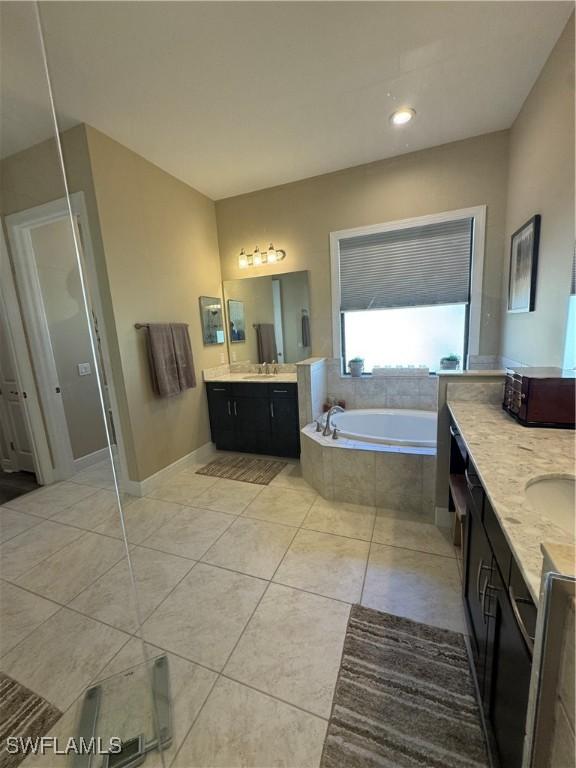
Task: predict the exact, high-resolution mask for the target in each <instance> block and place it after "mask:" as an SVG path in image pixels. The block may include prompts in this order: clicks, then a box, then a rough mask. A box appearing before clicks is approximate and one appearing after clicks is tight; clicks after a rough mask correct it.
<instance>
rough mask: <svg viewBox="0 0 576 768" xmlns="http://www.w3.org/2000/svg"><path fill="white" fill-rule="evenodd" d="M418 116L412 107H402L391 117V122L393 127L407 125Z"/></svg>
mask: <svg viewBox="0 0 576 768" xmlns="http://www.w3.org/2000/svg"><path fill="white" fill-rule="evenodd" d="M415 115H416V112H415V111H414V110H413V109H411V107H402V109H397V110H396V111H395V112H392V114H391V115H390V122H391V123H392V124H393V125H406V123H409V122H410V120H412V118H413V117H414V116H415Z"/></svg>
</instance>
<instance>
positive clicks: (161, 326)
mask: <svg viewBox="0 0 576 768" xmlns="http://www.w3.org/2000/svg"><path fill="white" fill-rule="evenodd" d="M147 348H148V362H149V366H150V380H151V383H152V389H153V390H154V392H155V393H156V394H157V395H158V396H159V397H174V395H177V394H179V393H180V380H179V378H178V365H177V362H176V352H175V350H174V339H173V336H172V328H171V326H170V325H169V324H168V323H150V324H149V325H148V334H147Z"/></svg>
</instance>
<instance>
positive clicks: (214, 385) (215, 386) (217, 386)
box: [206, 381, 231, 396]
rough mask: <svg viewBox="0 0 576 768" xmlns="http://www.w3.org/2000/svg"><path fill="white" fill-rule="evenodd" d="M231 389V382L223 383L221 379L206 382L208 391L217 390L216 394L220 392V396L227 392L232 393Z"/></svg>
mask: <svg viewBox="0 0 576 768" xmlns="http://www.w3.org/2000/svg"><path fill="white" fill-rule="evenodd" d="M230 391H231V388H230V384H222V383H220V382H219V381H207V382H206V392H209V393H210V394H211V393H212V392H215V393H216V395H218V394H220V396H223V395H225V394H230Z"/></svg>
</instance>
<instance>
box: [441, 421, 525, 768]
mask: <svg viewBox="0 0 576 768" xmlns="http://www.w3.org/2000/svg"><path fill="white" fill-rule="evenodd" d="M454 428H455V427H454V426H453V429H454ZM452 445H453V450H454V449H455V448H456V449H458V446H457V445H455V443H454V441H453V443H452ZM461 458H462V457H461ZM451 464H452V466H454V465H458V462H451ZM465 479H466V487H467V495H466V516H465V524H464V540H463V542H462V544H463V565H464V567H463V598H464V608H465V614H466V620H467V624H468V629H469V632H470V646H471V650H472V657H473V664H474V672H475V676H476V681H477V685H478V691H479V695H480V699H481V705H482V709H483V711H484V717H485V720H486V724H487V728H488V732H489V738H490V740H491V748H492V752H493V755H494V758H495V762H496V763H499V765H500V766H501V768H520V766H521V764H522V750H523V745H524V730H525V723H526V712H527V707H528V691H529V686H530V674H531V668H532V642H533V636H534V630H535V624H536V606H535V604H534V602H533V600H532V598H531V596H530V593H529V591H528V588H527V587H526V584H525V583H524V579H523V577H522V574H521V573H520V570H519V568H518V566H517V565H516V562H515V560H514V557H513V555H512V553H511V551H510V547H509V545H508V543H507V541H506V539H505V537H504V533H503V531H502V528H501V526H500V523H499V522H498V519H497V518H496V515H495V513H494V510H493V509H492V507H491V504H490V501H489V499H488V497H487V496H486V493H485V491H484V488H483V487H482V483H481V481H480V479H479V477H478V475H477V473H476V470H475V468H474V465H473V463H472V461H471V460H470V458H469V457H468V456H466V457H465Z"/></svg>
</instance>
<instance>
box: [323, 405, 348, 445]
mask: <svg viewBox="0 0 576 768" xmlns="http://www.w3.org/2000/svg"><path fill="white" fill-rule="evenodd" d="M338 412H340V413H343V412H344V408H342V406H341V405H333V406H332V408H330V410H329V411H328V413H327V414H326V426H325V427H324V432H322V434H323V435H324V437H328V435H329V434H330V418H331V416H332V414H333V413H338Z"/></svg>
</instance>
